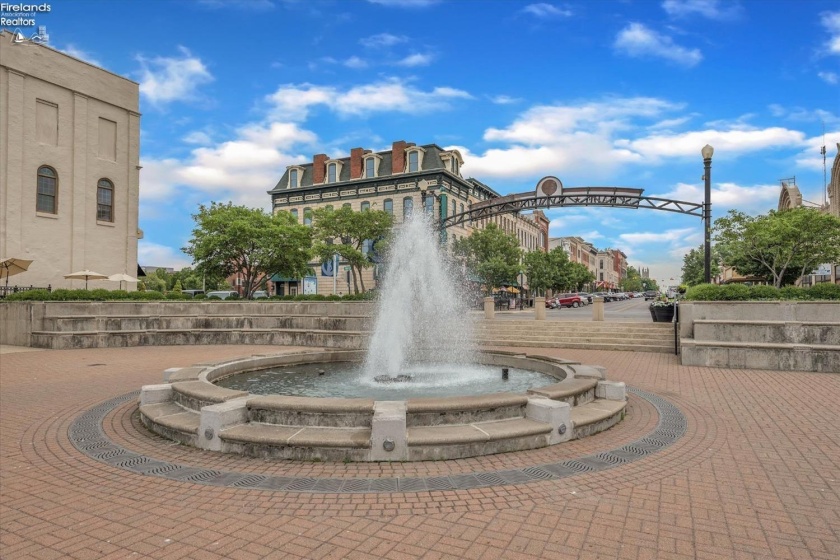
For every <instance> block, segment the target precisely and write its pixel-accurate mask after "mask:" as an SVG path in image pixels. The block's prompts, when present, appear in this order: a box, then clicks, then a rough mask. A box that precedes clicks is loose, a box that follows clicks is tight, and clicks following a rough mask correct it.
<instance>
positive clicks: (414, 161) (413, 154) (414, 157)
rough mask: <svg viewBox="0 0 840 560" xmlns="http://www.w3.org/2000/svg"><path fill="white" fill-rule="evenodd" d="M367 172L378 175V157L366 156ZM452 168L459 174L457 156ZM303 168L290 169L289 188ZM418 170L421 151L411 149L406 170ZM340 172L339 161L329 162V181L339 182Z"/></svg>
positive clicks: (297, 184) (298, 177)
mask: <svg viewBox="0 0 840 560" xmlns="http://www.w3.org/2000/svg"><path fill="white" fill-rule="evenodd" d="M364 161H365V174H364V177H361V178H363V179H370V178H374V177H378V175H377V158H376V157H367V158H365V160H364ZM452 170H453V172H454V173H455V174H456V175H457V174H458V160H457V159H456V158H452ZM301 171H302V170H301V169H295V168H293V169H290V170H289V188H293V189H294V188H297V187H298V186H300V179H301ZM416 171H420V152H418V151H410V152H408V165H407V167H406V172H408V173H414V172H416ZM338 174H339V167H338V163H335V162H332V163H328V164H327V183H337V182H338Z"/></svg>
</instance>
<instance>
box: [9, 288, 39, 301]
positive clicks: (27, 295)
mask: <svg viewBox="0 0 840 560" xmlns="http://www.w3.org/2000/svg"><path fill="white" fill-rule="evenodd" d="M48 299H50V292H48V291H47V290H27V291H25V292H17V293H15V294H9V295H8V296H7V297H6V301H42V300H48Z"/></svg>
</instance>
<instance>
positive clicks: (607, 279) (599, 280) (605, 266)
mask: <svg viewBox="0 0 840 560" xmlns="http://www.w3.org/2000/svg"><path fill="white" fill-rule="evenodd" d="M596 259H597V261H598V269H597V271H596V272H595V287H596V288H598V289H599V290H615V289H617V288H618V283H619V282H620V281H621V277H620V276H619V272H618V270H620V266H619V265H618V264H616V262H615V261H616V258H615V251H613V250H612V249H604V250H603V251H598V254H597V255H596Z"/></svg>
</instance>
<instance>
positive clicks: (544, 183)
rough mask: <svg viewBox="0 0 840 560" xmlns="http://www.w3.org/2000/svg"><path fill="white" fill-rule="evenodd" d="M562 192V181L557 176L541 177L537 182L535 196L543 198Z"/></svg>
mask: <svg viewBox="0 0 840 560" xmlns="http://www.w3.org/2000/svg"><path fill="white" fill-rule="evenodd" d="M562 192H563V183H562V181H560V179H558V178H557V177H552V176H548V177H543V178H542V179H540V181H539V182H538V183H537V192H536V196H537V198H544V197H547V196H555V195H558V194H562Z"/></svg>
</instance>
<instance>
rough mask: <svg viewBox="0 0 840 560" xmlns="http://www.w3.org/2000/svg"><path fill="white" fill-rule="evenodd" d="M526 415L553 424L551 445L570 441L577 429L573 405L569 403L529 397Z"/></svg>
mask: <svg viewBox="0 0 840 560" xmlns="http://www.w3.org/2000/svg"><path fill="white" fill-rule="evenodd" d="M525 417H526V418H528V419H530V420H534V421H536V422H543V423H544V424H549V425H550V426H551V437H550V438H549V440H548V444H549V445H554V444H555V443H560V442H563V441H569V440H570V439H572V435H573V434H574V431H575V429H574V424H572V407H571V406H569V403H565V402H561V401H554V400H551V399H546V398H544V397H528V405H527V406H526V407H525Z"/></svg>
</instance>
